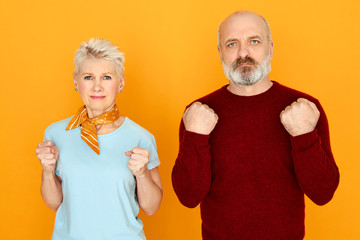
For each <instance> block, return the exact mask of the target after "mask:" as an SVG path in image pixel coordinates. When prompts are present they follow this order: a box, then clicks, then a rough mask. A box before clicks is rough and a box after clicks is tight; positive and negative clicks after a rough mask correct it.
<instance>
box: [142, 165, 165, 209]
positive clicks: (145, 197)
mask: <svg viewBox="0 0 360 240" xmlns="http://www.w3.org/2000/svg"><path fill="white" fill-rule="evenodd" d="M136 182H137V196H138V201H139V205H140V208H141V209H142V210H143V211H144V212H145V213H146V214H147V215H152V214H154V213H155V212H156V211H157V210H158V209H159V208H160V204H161V200H162V186H161V181H160V175H159V171H158V169H157V168H154V169H152V170H148V171H146V172H145V173H144V174H143V175H142V176H137V177H136Z"/></svg>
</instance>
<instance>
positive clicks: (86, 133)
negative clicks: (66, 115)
mask: <svg viewBox="0 0 360 240" xmlns="http://www.w3.org/2000/svg"><path fill="white" fill-rule="evenodd" d="M119 116H120V114H119V110H118V108H117V106H116V105H115V106H114V108H113V109H111V110H110V111H108V112H106V113H103V114H101V115H99V116H97V117H94V118H89V117H88V114H87V110H86V107H85V106H82V107H81V108H80V109H79V111H78V112H77V113H76V114H75V116H74V117H73V118H72V119H71V120H70V122H69V124H68V126H67V127H66V130H71V129H74V128H76V127H78V126H81V131H80V133H81V138H82V139H83V140H84V141H85V142H86V143H87V145H89V147H90V148H91V149H92V150H94V152H96V153H97V154H99V155H100V149H99V142H98V139H97V133H96V127H95V126H96V125H104V124H109V123H112V122H114V121H115V120H116V119H118V118H119Z"/></svg>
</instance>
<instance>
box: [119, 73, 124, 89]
mask: <svg viewBox="0 0 360 240" xmlns="http://www.w3.org/2000/svg"><path fill="white" fill-rule="evenodd" d="M124 85H125V76H124V74H123V73H122V74H121V76H120V85H119V92H122V91H123V89H124Z"/></svg>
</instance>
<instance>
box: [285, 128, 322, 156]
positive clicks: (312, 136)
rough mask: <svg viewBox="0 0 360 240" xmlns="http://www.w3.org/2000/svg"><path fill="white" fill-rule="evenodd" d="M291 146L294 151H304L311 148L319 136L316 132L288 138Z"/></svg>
mask: <svg viewBox="0 0 360 240" xmlns="http://www.w3.org/2000/svg"><path fill="white" fill-rule="evenodd" d="M290 140H291V146H292V148H293V149H294V150H296V151H304V150H306V149H308V148H310V147H311V146H313V145H314V144H315V143H316V142H317V141H319V140H320V139H319V135H318V134H317V130H316V129H314V131H312V132H309V133H305V134H302V135H299V136H296V137H292V136H291V137H290Z"/></svg>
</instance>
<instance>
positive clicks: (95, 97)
mask: <svg viewBox="0 0 360 240" xmlns="http://www.w3.org/2000/svg"><path fill="white" fill-rule="evenodd" d="M90 97H91V98H92V99H103V98H105V96H90Z"/></svg>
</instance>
